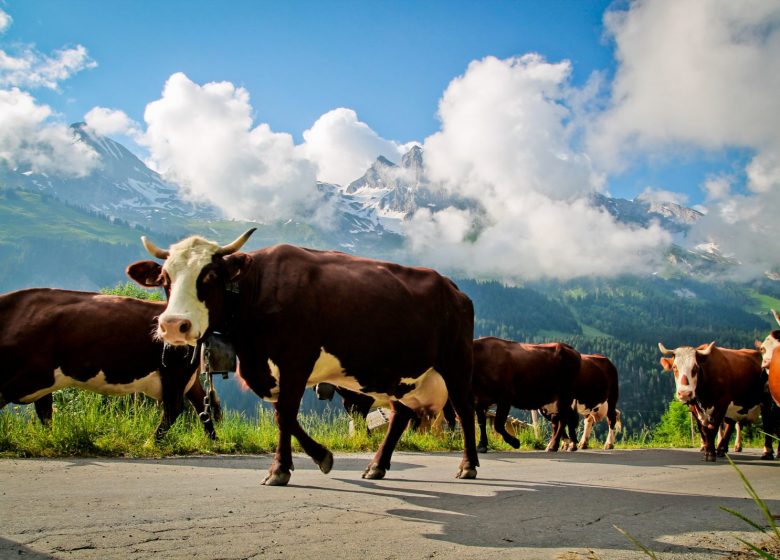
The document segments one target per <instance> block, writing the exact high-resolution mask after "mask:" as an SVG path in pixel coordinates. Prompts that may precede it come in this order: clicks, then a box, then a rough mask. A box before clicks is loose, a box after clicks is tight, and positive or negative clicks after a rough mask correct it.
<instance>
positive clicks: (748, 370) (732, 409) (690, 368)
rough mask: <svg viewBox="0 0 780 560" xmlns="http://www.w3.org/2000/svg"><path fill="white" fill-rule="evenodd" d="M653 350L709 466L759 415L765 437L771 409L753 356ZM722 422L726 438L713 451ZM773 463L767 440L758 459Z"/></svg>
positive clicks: (705, 347)
mask: <svg viewBox="0 0 780 560" xmlns="http://www.w3.org/2000/svg"><path fill="white" fill-rule="evenodd" d="M658 348H659V349H660V350H661V353H662V354H663V355H664V357H663V358H661V366H662V367H663V368H664V369H665V370H667V371H672V372H673V373H674V382H675V386H676V396H677V399H678V400H679V401H680V402H683V403H685V404H688V405H689V406H690V408H691V412H692V413H693V415H694V417H695V418H696V421H697V423H698V425H699V430H700V432H701V435H702V440H703V442H704V447H705V448H704V459H705V460H706V461H711V462H714V461H715V457H716V455H720V456H721V457H722V456H723V455H725V454H726V452H727V451H728V444H729V440H730V439H731V434H732V431H733V429H734V424H735V423H736V422H739V421H743V420H749V421H753V422H754V421H756V420H757V419H758V415H759V412H761V415H762V420H763V426H764V431H765V433H767V434H769V433H770V431H771V424H772V422H771V419H770V418H771V412H770V410H769V408H770V407H769V405H770V403H769V401H768V398H767V392H766V378H765V377H764V375H763V373H762V370H761V355H760V354H759V353H758V352H757V351H755V350H750V349H741V350H731V349H728V348H718V347H717V346H715V343H714V342H712V343H710V344H702V345H701V346H699V347H698V348H693V347H691V346H681V347H679V348H676V349H674V350H669V349H667V348H666V347H665V346H664V345H663V344H662V343H660V342H659V343H658ZM667 356H669V357H667ZM722 422H725V423H726V432H725V433H724V435H723V437H722V438H721V441H720V443H719V444H718V448H717V451H716V449H715V436H716V434H717V431H718V428H719V427H720V425H721V423H722ZM773 457H774V451H773V449H772V439H771V437H770V436H769V435H767V436H766V437H765V439H764V454H763V456H762V459H772V458H773Z"/></svg>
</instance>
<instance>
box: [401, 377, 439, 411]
mask: <svg viewBox="0 0 780 560" xmlns="http://www.w3.org/2000/svg"><path fill="white" fill-rule="evenodd" d="M401 383H406V384H409V385H414V389H412V390H411V391H409V392H408V393H407V394H405V395H404V396H403V397H401V398H400V399H399V400H400V401H401V402H402V403H403V404H405V405H406V406H408V407H409V408H411V409H412V410H414V411H422V412H423V413H424V414H435V413H436V412H438V411H440V410H441V409H442V408H444V405H445V404H447V397H448V393H447V385H446V384H445V383H444V379H443V378H442V376H441V375H440V374H439V372H438V371H436V370H435V369H433V368H430V369H428V370H427V371H426V372H425V373H423V374H422V375H421V376H420V377H416V378H412V377H404V378H403V379H401Z"/></svg>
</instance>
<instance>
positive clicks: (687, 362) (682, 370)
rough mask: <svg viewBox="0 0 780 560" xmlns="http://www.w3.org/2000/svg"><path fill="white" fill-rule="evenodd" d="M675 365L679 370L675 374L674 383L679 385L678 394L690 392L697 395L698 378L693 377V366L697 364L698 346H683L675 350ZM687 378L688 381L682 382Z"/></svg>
mask: <svg viewBox="0 0 780 560" xmlns="http://www.w3.org/2000/svg"><path fill="white" fill-rule="evenodd" d="M674 365H675V366H676V368H677V371H676V372H675V375H674V383H675V385H676V386H677V395H678V399H679V395H680V394H690V397H688V398H693V397H695V396H696V379H695V378H694V377H693V375H692V374H693V368H694V367H695V366H696V348H692V347H691V346H681V347H680V348H678V349H677V350H675V351H674ZM683 379H686V380H687V381H688V383H682V380H683Z"/></svg>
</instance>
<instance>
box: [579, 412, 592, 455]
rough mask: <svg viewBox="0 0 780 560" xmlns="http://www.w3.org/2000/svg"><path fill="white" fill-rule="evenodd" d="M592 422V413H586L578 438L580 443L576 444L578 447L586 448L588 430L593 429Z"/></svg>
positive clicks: (588, 438) (588, 437) (588, 436)
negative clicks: (580, 435)
mask: <svg viewBox="0 0 780 560" xmlns="http://www.w3.org/2000/svg"><path fill="white" fill-rule="evenodd" d="M593 424H594V422H593V415H592V414H588V415H587V416H586V417H585V422H584V425H583V427H582V438H580V443H579V445H578V447H579V448H580V449H587V448H588V441H590V432H591V431H592V430H593Z"/></svg>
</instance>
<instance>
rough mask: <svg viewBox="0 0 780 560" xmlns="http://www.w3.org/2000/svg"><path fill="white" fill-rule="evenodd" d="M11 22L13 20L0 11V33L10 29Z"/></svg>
mask: <svg viewBox="0 0 780 560" xmlns="http://www.w3.org/2000/svg"><path fill="white" fill-rule="evenodd" d="M11 22H13V18H12V17H11V16H10V15H8V13H7V12H4V11H3V10H2V9H0V33H5V32H6V30H7V29H8V28H9V27H11Z"/></svg>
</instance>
